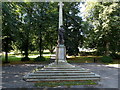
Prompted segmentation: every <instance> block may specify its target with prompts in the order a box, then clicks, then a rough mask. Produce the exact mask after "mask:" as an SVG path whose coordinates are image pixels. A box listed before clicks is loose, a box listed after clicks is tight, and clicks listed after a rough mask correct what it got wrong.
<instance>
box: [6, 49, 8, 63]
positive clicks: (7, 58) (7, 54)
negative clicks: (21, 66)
mask: <svg viewBox="0 0 120 90" xmlns="http://www.w3.org/2000/svg"><path fill="white" fill-rule="evenodd" d="M5 63H8V52H7V51H6V52H5Z"/></svg>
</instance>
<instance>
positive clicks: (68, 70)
mask: <svg viewBox="0 0 120 90" xmlns="http://www.w3.org/2000/svg"><path fill="white" fill-rule="evenodd" d="M83 70H84V69H41V70H40V71H83Z"/></svg>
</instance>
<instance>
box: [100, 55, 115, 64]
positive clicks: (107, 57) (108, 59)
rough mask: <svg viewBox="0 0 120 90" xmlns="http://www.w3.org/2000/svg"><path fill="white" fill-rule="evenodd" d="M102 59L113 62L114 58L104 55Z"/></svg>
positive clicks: (105, 61)
mask: <svg viewBox="0 0 120 90" xmlns="http://www.w3.org/2000/svg"><path fill="white" fill-rule="evenodd" d="M101 61H102V62H104V63H111V62H113V59H112V58H111V57H110V56H103V57H101Z"/></svg>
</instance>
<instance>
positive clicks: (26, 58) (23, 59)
mask: <svg viewBox="0 0 120 90" xmlns="http://www.w3.org/2000/svg"><path fill="white" fill-rule="evenodd" d="M29 60H30V58H29V57H23V58H21V61H29Z"/></svg>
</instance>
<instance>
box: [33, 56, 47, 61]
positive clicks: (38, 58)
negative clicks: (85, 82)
mask: <svg viewBox="0 0 120 90" xmlns="http://www.w3.org/2000/svg"><path fill="white" fill-rule="evenodd" d="M34 60H35V61H46V58H45V57H43V56H42V57H40V56H38V57H37V58H35V59H34Z"/></svg>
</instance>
